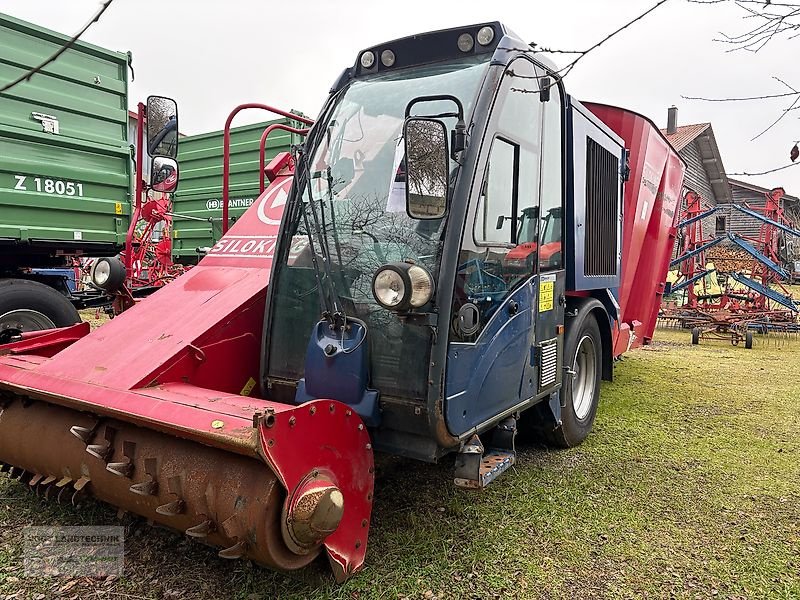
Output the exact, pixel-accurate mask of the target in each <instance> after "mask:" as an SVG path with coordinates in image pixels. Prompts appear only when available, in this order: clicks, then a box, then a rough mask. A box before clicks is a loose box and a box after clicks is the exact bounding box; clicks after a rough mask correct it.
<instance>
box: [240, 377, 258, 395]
mask: <svg viewBox="0 0 800 600" xmlns="http://www.w3.org/2000/svg"><path fill="white" fill-rule="evenodd" d="M254 387H256V380H255V379H253V378H252V377H251V378H250V379H248V380H247V383H245V384H244V387H243V388H242V394H241V395H242V396H249V395H250V392H252V391H253V388H254Z"/></svg>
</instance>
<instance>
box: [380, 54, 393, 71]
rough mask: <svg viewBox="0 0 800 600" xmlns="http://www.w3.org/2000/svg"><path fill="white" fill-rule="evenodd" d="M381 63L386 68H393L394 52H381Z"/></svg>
mask: <svg viewBox="0 0 800 600" xmlns="http://www.w3.org/2000/svg"><path fill="white" fill-rule="evenodd" d="M381 62H382V63H383V66H384V67H391V66H392V65H394V52H392V51H391V50H384V51H383V52H381Z"/></svg>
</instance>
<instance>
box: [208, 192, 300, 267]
mask: <svg viewBox="0 0 800 600" xmlns="http://www.w3.org/2000/svg"><path fill="white" fill-rule="evenodd" d="M291 186H292V178H291V177H286V178H285V179H284V180H283V181H281V182H280V183H278V184H277V185H275V186H273V187H271V188H270V189H268V190H267V191H266V192H265V193H264V195H263V196H262V197H261V198H260V199H258V200H256V203H257V204H258V206H257V207H256V209H255V210H256V216H257V217H258V220H257V221H256V220H255V219H253V218H252V217H251V216H250V215H251V214H252V212H247V213H245V215H244V216H243V217H242V218H241V219H240V220H239V221H237V223H236V225H235V226H234V227H233V228H232V229H231V233H228V234H226V235H225V236H224V237H223V238H222V239H221V240H220V241H218V242H217V243H216V244H214V246H213V247H212V248H211V251H210V252H209V255H213V256H218V257H224V258H268V259H271V258H272V257H273V255H274V254H275V246H276V245H277V240H278V235H277V234H278V226H279V225H280V224H281V217H282V216H283V209H284V207H285V206H286V201H287V200H288V198H289V190H290V189H291ZM259 222H260V223H262V224H263V225H260V224H259ZM264 225H266V226H267V227H264ZM240 232H241V233H240ZM244 232H252V233H244Z"/></svg>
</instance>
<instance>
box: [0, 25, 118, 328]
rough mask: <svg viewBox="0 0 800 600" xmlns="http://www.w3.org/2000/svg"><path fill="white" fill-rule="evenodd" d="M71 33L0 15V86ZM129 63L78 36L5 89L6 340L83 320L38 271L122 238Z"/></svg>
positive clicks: (2, 320) (2, 246) (1, 164)
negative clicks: (56, 55) (49, 60)
mask: <svg viewBox="0 0 800 600" xmlns="http://www.w3.org/2000/svg"><path fill="white" fill-rule="evenodd" d="M68 40H69V37H68V36H65V35H62V34H60V33H56V32H54V31H50V30H48V29H44V28H42V27H38V26H36V25H32V24H30V23H26V22H24V21H21V20H18V19H15V18H13V17H10V16H8V15H4V14H0V88H2V87H3V86H4V85H6V84H8V83H10V82H12V81H14V80H15V79H17V78H18V77H19V76H21V75H23V74H24V73H26V72H27V71H29V70H30V69H31V68H33V67H35V66H36V65H39V64H40V63H42V62H43V61H44V60H45V59H46V58H47V57H49V56H50V55H52V54H53V53H54V52H56V51H57V50H58V49H59V48H61V47H63V45H64V44H65V43H66V42H67V41H68ZM129 62H130V55H129V54H126V53H120V52H112V51H109V50H105V49H103V48H99V47H97V46H94V45H92V44H87V43H85V42H77V43H76V44H74V45H73V46H72V47H71V48H69V49H68V50H67V51H66V52H64V53H63V54H62V55H61V56H60V57H59V58H58V59H57V60H55V61H54V62H52V63H50V64H49V65H47V66H46V67H44V68H43V69H41V71H40V72H37V73H35V74H34V75H33V76H32V77H31V78H30V80H28V81H23V82H22V83H19V84H17V85H15V86H14V87H12V88H11V89H9V90H7V91H5V92H3V93H0V342H2V339H3V337H4V336H5V337H8V336H11V335H15V334H18V333H19V332H20V331H25V330H28V329H33V328H35V329H42V328H45V327H48V326H52V325H57V326H63V325H69V324H71V323H73V322H76V321H77V320H78V318H79V317H78V314H77V312H76V311H75V308H74V307H73V306H72V304H71V302H70V301H69V300H68V298H67V295H68V290H67V289H66V286H65V283H64V278H63V277H58V276H56V275H53V274H50V273H48V272H47V271H42V270H41V269H48V268H54V267H66V266H69V265H71V264H72V261H73V259H74V258H75V257H88V256H109V255H114V254H116V253H117V252H119V251H120V250H121V249H122V247H123V245H124V242H125V235H126V232H127V229H128V224H129V220H130V212H131V211H130V206H131V182H132V179H133V178H132V176H131V175H132V174H131V169H132V162H131V151H130V146H129V141H128V65H129Z"/></svg>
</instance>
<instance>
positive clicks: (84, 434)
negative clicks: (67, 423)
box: [69, 425, 94, 444]
mask: <svg viewBox="0 0 800 600" xmlns="http://www.w3.org/2000/svg"><path fill="white" fill-rule="evenodd" d="M69 432H70V433H71V434H72V435H74V436H75V437H76V438H78V439H79V440H80V441H82V442H83V443H84V444H88V443H89V440H90V439H92V434H93V433H94V429H89V428H88V427H81V426H80V425H73V426H72V427H70V428H69Z"/></svg>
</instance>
